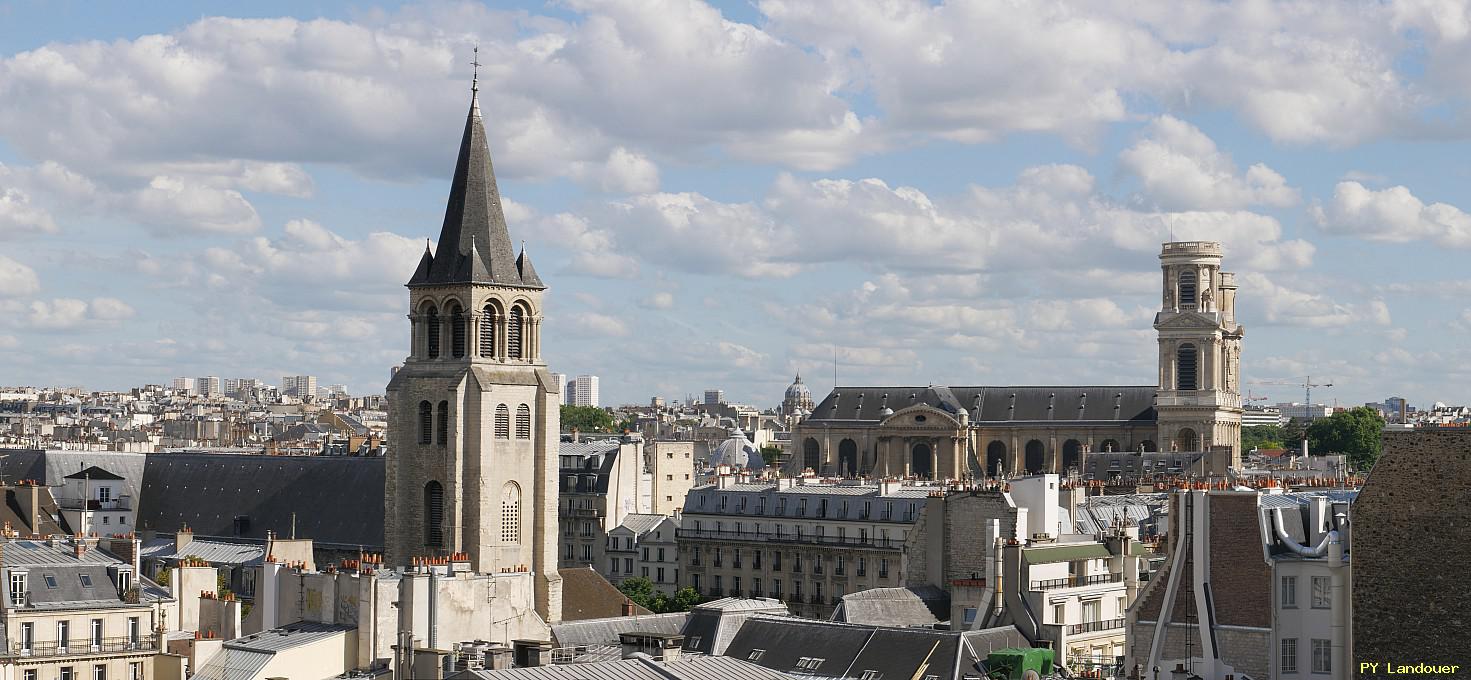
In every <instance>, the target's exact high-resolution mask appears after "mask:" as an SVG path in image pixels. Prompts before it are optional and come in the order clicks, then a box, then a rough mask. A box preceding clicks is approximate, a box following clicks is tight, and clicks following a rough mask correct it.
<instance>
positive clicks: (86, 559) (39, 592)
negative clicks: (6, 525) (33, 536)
mask: <svg viewBox="0 0 1471 680" xmlns="http://www.w3.org/2000/svg"><path fill="white" fill-rule="evenodd" d="M84 544H86V546H87V547H86V549H85V550H83V551H82V552H81V553H80V554H78V551H77V549H76V543H75V542H73V540H72V539H52V540H25V539H19V540H17V539H9V540H6V541H4V542H3V545H0V553H3V561H4V566H5V567H6V568H9V569H18V568H19V569H24V570H25V571H26V575H27V578H28V579H29V580H28V582H27V590H28V591H29V592H30V597H29V599H28V606H29V607H30V608H32V609H53V610H54V609H100V608H107V607H130V606H137V605H136V603H130V602H127V601H126V600H125V599H124V595H125V594H124V593H123V592H121V591H120V590H119V589H118V583H117V581H116V580H115V578H116V577H115V574H114V573H113V572H114V571H115V570H116V569H118V568H120V567H128V568H129V569H131V568H132V567H131V565H130V564H129V563H127V562H124V561H123V560H121V559H119V558H117V557H116V556H114V555H112V554H111V553H108V552H106V551H105V550H102V549H100V548H97V547H95V546H94V545H92V543H91V542H90V541H85V540H84ZM110 570H111V571H110ZM133 578H134V581H133V582H134V583H136V584H137V585H138V587H139V597H140V599H141V600H143V601H145V602H147V601H152V600H160V599H167V598H168V597H170V594H169V592H168V591H167V590H165V589H163V588H160V587H159V586H158V585H156V584H154V583H153V582H151V581H149V580H147V579H146V578H143V577H142V575H141V574H134V575H133Z"/></svg>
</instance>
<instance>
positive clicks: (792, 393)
mask: <svg viewBox="0 0 1471 680" xmlns="http://www.w3.org/2000/svg"><path fill="white" fill-rule="evenodd" d="M811 398H812V390H809V389H807V386H806V385H804V384H802V374H801V373H798V374H797V381H796V382H794V383H792V384H791V386H790V387H788V388H787V400H788V401H793V402H799V401H801V400H804V399H811Z"/></svg>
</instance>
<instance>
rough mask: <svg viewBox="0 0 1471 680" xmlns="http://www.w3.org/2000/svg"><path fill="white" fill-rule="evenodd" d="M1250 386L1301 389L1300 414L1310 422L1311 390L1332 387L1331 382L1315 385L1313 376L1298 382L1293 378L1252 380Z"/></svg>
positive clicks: (1306, 376)
mask: <svg viewBox="0 0 1471 680" xmlns="http://www.w3.org/2000/svg"><path fill="white" fill-rule="evenodd" d="M1251 384H1253V385H1290V386H1292V387H1301V388H1302V406H1303V409H1302V412H1303V415H1304V416H1306V418H1307V419H1308V420H1312V419H1313V416H1312V409H1313V388H1314V387H1332V386H1333V383H1331V382H1323V383H1315V382H1313V376H1310V375H1305V376H1302V379H1301V380H1298V379H1296V378H1293V379H1292V380H1253V381H1251Z"/></svg>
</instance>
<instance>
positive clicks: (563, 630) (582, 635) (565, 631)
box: [552, 612, 689, 647]
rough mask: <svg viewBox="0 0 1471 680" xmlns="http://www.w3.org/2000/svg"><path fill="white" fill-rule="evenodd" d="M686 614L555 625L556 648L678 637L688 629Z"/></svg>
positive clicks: (554, 638) (650, 615)
mask: <svg viewBox="0 0 1471 680" xmlns="http://www.w3.org/2000/svg"><path fill="white" fill-rule="evenodd" d="M688 618H689V614H687V613H686V612H674V613H671V614H644V615H636V616H612V617H607V618H601V619H585V620H582V621H562V622H559V623H554V624H552V644H553V646H556V647H582V646H586V647H596V646H602V645H610V646H614V647H616V646H618V644H619V642H618V636H619V635H620V634H623V633H660V634H665V635H678V634H679V632H680V630H682V629H683V628H684V624H685V620H686V619H688Z"/></svg>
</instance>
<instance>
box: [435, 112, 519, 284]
mask: <svg viewBox="0 0 1471 680" xmlns="http://www.w3.org/2000/svg"><path fill="white" fill-rule="evenodd" d="M477 89H478V88H475V87H473V86H472V89H471V92H472V94H471V97H470V113H469V115H468V116H467V117H466V120H465V133H464V135H463V136H462V137H461V139H460V155H459V158H458V159H457V160H456V161H455V177H454V180H453V181H452V182H451V183H450V190H449V202H448V205H447V206H446V207H445V211H444V226H443V227H442V228H441V229H440V232H439V252H438V254H437V255H436V256H435V257H434V258H433V262H432V264H431V266H430V268H429V276H428V277H426V280H424V281H419V280H418V278H417V277H416V279H415V280H414V281H411V282H410V283H411V284H413V283H420V284H424V285H443V284H453V283H472V282H473V283H493V284H500V285H507V286H530V287H536V288H544V287H545V286H543V285H542V283H541V281H540V280H539V279H535V278H534V277H533V280H531V281H526V280H523V279H522V277H521V273H520V270H519V268H518V267H517V266H516V260H515V253H514V251H512V249H511V236H510V233H509V232H508V231H507V229H506V216H505V213H504V211H503V210H502V209H501V194H500V190H499V189H498V188H497V187H496V183H495V169H494V168H493V167H492V166H491V163H490V148H489V146H488V145H487V144H486V141H485V125H484V123H482V122H481V120H480V99H479V95H478V92H477Z"/></svg>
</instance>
